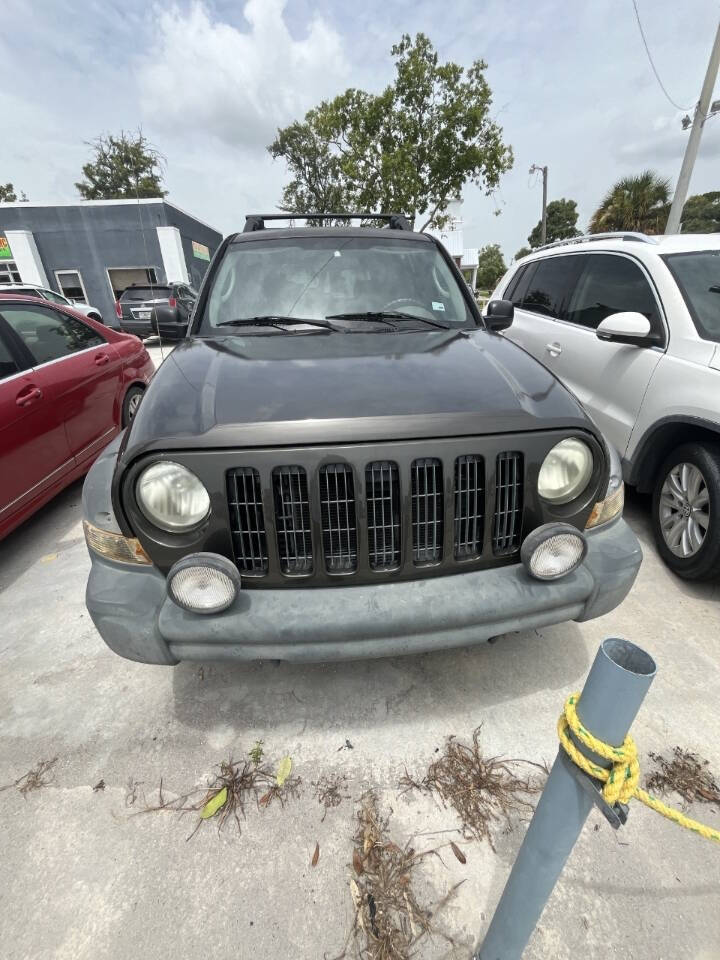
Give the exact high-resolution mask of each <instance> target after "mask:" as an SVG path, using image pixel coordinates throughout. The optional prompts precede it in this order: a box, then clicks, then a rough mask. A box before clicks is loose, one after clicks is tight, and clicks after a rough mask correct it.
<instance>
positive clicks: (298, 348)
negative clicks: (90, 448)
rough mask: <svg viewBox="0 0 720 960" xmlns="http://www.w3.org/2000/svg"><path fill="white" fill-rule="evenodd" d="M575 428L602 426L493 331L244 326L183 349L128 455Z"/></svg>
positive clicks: (152, 390)
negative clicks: (278, 331) (246, 329)
mask: <svg viewBox="0 0 720 960" xmlns="http://www.w3.org/2000/svg"><path fill="white" fill-rule="evenodd" d="M568 427H569V428H573V427H575V428H577V429H580V430H588V431H591V432H593V433H595V430H594V428H593V426H592V424H591V422H590V420H589V419H588V417H587V416H586V414H585V413H584V411H583V409H582V407H581V406H580V404H579V402H578V401H577V400H576V399H575V397H574V396H573V395H572V394H570V393H569V392H568V391H567V390H566V389H565V388H564V387H563V386H562V385H561V384H560V382H559V381H558V380H557V379H556V378H555V377H554V376H553V375H552V374H551V373H549V371H547V370H546V369H545V368H544V367H543V366H541V365H540V364H539V363H538V362H537V361H536V360H534V359H533V358H532V357H530V356H529V355H528V354H527V353H525V352H524V351H523V350H522V349H520V348H519V347H517V346H516V345H515V344H513V343H510V341H508V340H506V339H504V338H503V337H501V336H498V335H497V334H490V333H488V332H487V331H485V330H472V331H468V330H448V331H444V330H443V331H427V332H426V331H422V332H407V333H393V332H388V333H377V332H373V333H350V334H342V333H329V334H325V333H311V334H301V333H296V334H291V335H287V336H284V335H275V334H269V335H267V336H257V335H255V336H237V335H235V336H228V337H218V338H216V339H200V338H194V339H191V340H187V341H185V342H183V343H182V344H180V346H178V347H177V348H176V349H175V350H174V351H173V353H172V354H171V355H170V357H169V358H168V359H167V360H166V361H165V363H164V364H163V365H162V366H161V367H160V369H159V370H158V372H157V373H156V374H155V377H154V379H153V381H152V384H151V385H150V387H149V389H148V391H147V395H146V396H145V397H144V398H143V402H142V403H141V405H140V408H139V410H138V412H137V414H136V417H135V420H134V421H133V424H132V428H131V429H130V430H129V431H128V435H127V436H126V443H125V450H124V458H132V457H134V456H136V455H138V454H140V453H142V452H144V451H146V450H151V449H163V450H170V449H184V448H185V449H186V448H197V447H207V448H211V447H212V448H223V447H225V448H227V447H249V446H250V447H268V446H296V445H299V444H323V445H325V444H332V443H347V442H367V441H373V440H378V441H380V440H395V439H397V440H400V439H412V438H415V437H437V436H448V437H450V436H471V435H479V434H492V433H512V432H523V431H528V430H540V429H542V430H549V429H557V428H568Z"/></svg>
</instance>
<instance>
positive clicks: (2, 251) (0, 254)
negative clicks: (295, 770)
mask: <svg viewBox="0 0 720 960" xmlns="http://www.w3.org/2000/svg"><path fill="white" fill-rule="evenodd" d="M12 258H13V255H12V250H11V249H10V244H9V243H8V242H7V237H0V260H12Z"/></svg>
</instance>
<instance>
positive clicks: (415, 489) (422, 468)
mask: <svg viewBox="0 0 720 960" xmlns="http://www.w3.org/2000/svg"><path fill="white" fill-rule="evenodd" d="M411 478H412V541H413V562H414V563H416V564H422V563H438V562H439V561H440V560H442V545H443V476H442V464H441V463H440V461H439V460H437V459H435V458H434V457H423V458H422V459H421V460H413V462H412V467H411Z"/></svg>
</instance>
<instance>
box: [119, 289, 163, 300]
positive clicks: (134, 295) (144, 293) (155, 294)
mask: <svg viewBox="0 0 720 960" xmlns="http://www.w3.org/2000/svg"><path fill="white" fill-rule="evenodd" d="M169 296H170V287H128V289H127V290H126V291H125V292H124V293H123V295H122V296H121V297H120V299H121V300H157V299H167V298H168V297H169Z"/></svg>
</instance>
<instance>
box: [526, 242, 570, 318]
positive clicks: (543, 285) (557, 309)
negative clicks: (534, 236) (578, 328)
mask: <svg viewBox="0 0 720 960" xmlns="http://www.w3.org/2000/svg"><path fill="white" fill-rule="evenodd" d="M584 260H585V258H584V256H583V255H582V254H581V255H573V256H554V257H544V258H543V259H542V260H535V261H534V262H532V263H530V264H528V266H527V269H526V270H525V271H524V273H523V274H522V276H521V277H520V278H519V280H518V282H517V283H514V284H512V285H511V286H512V292H511V293H510V299H511V300H512V302H513V304H514V305H515V306H516V307H520V308H521V309H523V310H530V311H531V312H532V313H539V314H541V315H542V316H544V317H554V318H556V319H558V320H562V319H565V313H566V309H567V305H568V301H569V299H570V295H571V294H572V291H573V287H574V286H575V280H576V278H577V275H578V273H579V271H580V269H581V267H582V264H583V263H584Z"/></svg>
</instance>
